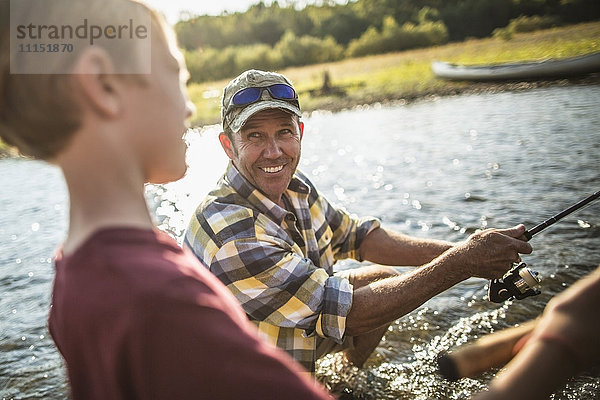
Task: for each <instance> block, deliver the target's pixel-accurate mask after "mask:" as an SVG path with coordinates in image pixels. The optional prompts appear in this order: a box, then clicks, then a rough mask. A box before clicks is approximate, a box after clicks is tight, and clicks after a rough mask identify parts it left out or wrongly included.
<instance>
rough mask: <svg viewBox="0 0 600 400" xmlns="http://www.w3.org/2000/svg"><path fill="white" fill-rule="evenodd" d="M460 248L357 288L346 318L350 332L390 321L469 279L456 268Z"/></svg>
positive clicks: (360, 332) (356, 332) (373, 327)
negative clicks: (404, 271)
mask: <svg viewBox="0 0 600 400" xmlns="http://www.w3.org/2000/svg"><path fill="white" fill-rule="evenodd" d="M461 251H462V249H460V248H453V249H451V250H450V251H448V252H446V253H444V254H443V255H441V256H439V257H438V258H436V259H434V260H433V261H431V262H430V263H428V264H426V265H424V266H422V267H419V268H416V269H413V270H411V271H409V272H407V273H404V274H402V275H399V276H397V277H392V278H387V279H383V280H379V281H376V282H373V283H371V284H369V285H366V286H364V287H361V288H358V289H356V290H355V291H354V298H353V300H352V309H351V310H350V313H349V314H348V318H347V321H346V332H347V333H348V335H350V336H355V335H359V334H362V333H365V332H369V331H371V330H373V329H376V328H378V327H380V326H383V325H385V324H388V323H390V322H391V321H394V320H396V319H398V318H400V317H402V316H403V315H406V314H407V313H409V312H411V311H412V310H414V309H416V308H417V307H419V306H420V305H421V304H423V303H425V302H426V301H427V300H429V299H430V298H431V297H433V296H435V295H437V294H439V293H441V292H442V291H444V290H446V289H448V288H450V287H451V286H453V285H455V284H456V283H458V282H460V281H462V280H464V279H466V278H467V277H468V275H465V274H464V272H462V271H461V270H460V269H459V268H455V263H456V262H457V257H460V254H458V253H460V252H461Z"/></svg>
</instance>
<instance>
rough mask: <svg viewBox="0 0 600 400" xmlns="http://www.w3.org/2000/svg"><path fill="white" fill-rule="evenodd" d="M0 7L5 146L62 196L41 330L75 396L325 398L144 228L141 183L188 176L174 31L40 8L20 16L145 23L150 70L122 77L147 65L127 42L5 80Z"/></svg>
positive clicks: (123, 5) (218, 288)
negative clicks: (57, 177)
mask: <svg viewBox="0 0 600 400" xmlns="http://www.w3.org/2000/svg"><path fill="white" fill-rule="evenodd" d="M6 3H7V2H5V1H3V2H2V3H0V6H1V8H2V13H0V15H2V19H3V20H2V21H1V23H0V89H1V91H0V93H1V97H0V137H1V139H2V140H3V141H5V142H6V143H8V144H11V145H13V146H16V147H17V148H18V149H19V150H20V151H21V153H23V154H24V155H28V156H33V157H36V158H39V159H43V160H46V161H48V162H50V163H53V164H55V165H58V166H59V167H60V168H61V169H62V171H63V174H64V177H65V180H66V182H67V186H68V189H69V195H70V204H71V207H70V225H69V230H68V235H67V238H66V240H65V242H64V244H63V245H62V247H61V248H60V249H59V250H58V252H57V255H56V260H55V265H56V276H55V282H54V290H53V295H52V308H51V311H50V316H49V326H50V331H51V333H52V337H53V339H54V340H55V342H56V344H57V346H58V348H59V350H60V352H61V353H62V355H63V356H64V358H65V360H66V364H67V369H68V375H69V381H70V386H71V393H72V397H73V399H132V398H136V399H147V398H153V399H154V398H156V399H190V398H211V399H239V398H248V397H251V398H261V399H280V398H283V396H286V397H287V398H297V399H325V398H329V396H328V395H327V393H326V392H325V391H324V390H323V389H321V388H319V387H318V386H316V385H315V384H314V383H313V382H311V381H309V380H308V379H307V378H304V377H303V376H302V375H304V374H302V373H301V369H300V367H299V366H297V365H296V364H295V363H293V361H292V360H291V358H289V357H288V356H287V355H285V354H283V353H282V352H280V351H278V350H276V349H274V348H272V347H269V346H268V345H265V344H263V343H262V342H260V341H259V340H258V339H257V336H256V334H255V332H254V331H253V329H252V328H251V326H250V325H249V323H248V321H247V319H246V316H245V314H244V312H243V311H242V310H241V308H240V307H239V305H238V304H237V302H236V300H235V299H234V298H233V297H231V295H230V294H229V292H228V290H227V289H226V288H225V287H224V286H223V285H222V284H221V283H220V282H218V281H217V280H216V279H215V278H214V277H213V276H212V275H211V274H210V272H209V271H208V270H206V269H205V268H203V267H202V266H201V265H200V264H199V263H198V262H197V261H196V259H195V258H194V257H193V256H191V255H190V254H189V253H187V252H186V251H184V250H182V249H181V248H180V247H179V246H177V244H176V242H175V241H174V240H173V239H171V238H170V237H169V236H168V235H166V234H164V233H162V232H160V231H158V230H157V229H156V228H155V227H154V226H153V224H152V220H151V216H150V214H149V212H148V210H147V206H146V202H145V199H144V187H143V185H144V183H145V182H152V183H163V182H168V181H172V180H176V179H179V178H180V177H181V176H182V175H183V174H184V173H185V171H186V165H185V150H186V148H185V145H184V142H183V140H182V135H183V134H184V132H185V130H186V126H185V120H186V119H188V118H189V117H190V116H191V114H192V109H191V107H190V106H189V102H188V101H187V99H186V96H185V91H184V84H183V82H182V79H181V77H182V75H183V74H184V73H185V68H184V66H183V63H182V61H181V54H180V53H179V52H178V51H177V49H176V47H175V45H174V40H173V38H172V32H171V31H170V29H168V28H166V27H165V24H164V23H163V21H162V20H161V18H159V17H158V16H157V15H156V14H155V13H154V12H151V11H150V10H149V9H147V8H146V6H144V5H142V4H140V3H137V2H133V1H126V0H110V1H106V0H86V1H77V2H72V1H63V0H52V1H45V2H37V4H39V7H37V6H36V7H33V8H32V7H29V8H28V9H24V10H20V11H24V12H25V13H26V15H29V14H31V15H33V17H32V18H34V17H35V18H37V19H38V20H39V19H40V18H42V19H43V18H44V17H45V16H47V15H50V14H53V15H59V16H62V15H65V16H67V15H69V16H77V18H79V16H81V20H83V21H86V23H88V22H89V26H92V24H94V26H104V27H107V26H112V25H110V24H111V23H113V19H114V18H117V17H118V18H120V19H123V18H125V19H126V20H127V19H129V20H130V21H131V22H136V21H140V20H143V17H144V15H149V16H150V19H149V21H151V23H150V25H151V26H150V27H147V28H148V32H151V35H148V36H147V37H148V38H151V52H150V53H149V54H148V55H149V59H150V63H151V72H150V73H149V74H135V73H129V74H124V73H122V72H123V71H132V70H135V68H136V67H140V68H141V67H144V66H147V65H144V62H145V61H143V56H144V52H143V51H140V50H139V48H138V47H135V46H134V44H132V43H136V42H134V41H131V40H130V41H127V40H125V39H123V40H121V41H119V42H116V41H113V42H112V45H111V46H113V45H114V46H113V47H111V46H107V47H100V46H93V45H90V46H85V47H81V48H77V49H75V51H74V53H73V54H72V55H71V57H69V58H68V59H67V55H65V57H64V59H62V60H60V62H63V63H65V65H61V64H60V62H58V64H53V65H49V66H48V68H55V69H54V70H52V69H51V70H49V71H48V73H45V74H39V73H38V74H34V75H31V74H19V73H14V72H15V71H13V73H11V65H10V61H11V60H10V56H9V48H10V42H9V38H10V34H9V32H8V21H6V19H7V18H4V17H5V16H8V11H7V10H8V8H7V4H6ZM17 4H19V3H18V2H17V3H13V7H16V5H17ZM44 8H46V9H44ZM11 11H15V10H11ZM15 15H16V14H15ZM13 18H14V16H13ZM88 18H89V21H88ZM47 26H50V25H47ZM143 31H144V30H143V29H142V30H140V31H139V32H142V33H143ZM40 32H41V31H40ZM104 32H105V34H106V35H114V32H115V31H114V30H111V29H110V28H106V30H105V31H104ZM42 33H43V32H42ZM11 34H12V33H11ZM142 37H143V35H142ZM11 56H14V54H11ZM65 60H66V61H65ZM16 61H19V60H16ZM49 64H51V63H49ZM19 66H20V67H23V66H24V64H19V62H16V63H15V68H17V67H19ZM44 67H46V66H44ZM60 68H67V69H68V73H67V72H64V71H62V70H60Z"/></svg>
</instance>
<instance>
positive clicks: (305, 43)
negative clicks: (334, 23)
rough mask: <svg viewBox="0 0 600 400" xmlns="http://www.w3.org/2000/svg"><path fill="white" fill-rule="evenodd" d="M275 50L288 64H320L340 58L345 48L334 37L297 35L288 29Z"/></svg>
mask: <svg viewBox="0 0 600 400" xmlns="http://www.w3.org/2000/svg"><path fill="white" fill-rule="evenodd" d="M274 51H275V52H276V53H277V54H279V55H280V56H281V60H282V62H283V64H284V65H286V66H297V65H308V64H319V63H323V62H328V61H337V60H340V59H341V58H342V56H343V53H344V49H343V47H342V46H340V45H339V44H338V43H337V42H336V41H335V39H334V38H333V37H331V36H328V37H326V38H324V39H319V38H316V37H313V36H308V35H305V36H301V37H297V36H296V35H294V33H293V32H291V31H287V32H286V33H285V35H283V37H282V38H281V40H280V41H279V43H277V45H276V46H275V49H274Z"/></svg>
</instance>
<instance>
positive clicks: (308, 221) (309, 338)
mask: <svg viewBox="0 0 600 400" xmlns="http://www.w3.org/2000/svg"><path fill="white" fill-rule="evenodd" d="M284 196H285V197H286V200H287V201H288V204H290V205H291V206H292V207H293V209H294V212H289V211H287V210H285V209H283V208H281V207H280V206H278V205H277V204H275V203H274V202H272V201H271V200H269V199H268V198H267V197H266V196H265V195H264V194H262V193H261V192H260V191H258V190H257V189H256V188H254V187H253V186H252V185H251V184H250V183H249V182H248V181H247V180H246V179H245V178H244V177H243V176H242V175H241V174H240V173H239V172H238V170H237V169H236V168H235V167H234V166H233V164H231V163H230V165H229V167H228V169H227V171H226V173H225V175H224V176H223V177H222V178H221V180H220V181H219V183H218V186H217V188H216V189H215V190H213V191H212V192H211V193H209V194H208V196H207V197H206V199H205V200H204V201H203V202H202V204H200V206H199V207H198V209H197V210H196V213H195V215H194V217H192V219H191V221H190V224H189V226H188V229H187V232H186V234H185V238H184V244H185V245H187V246H188V247H190V248H191V249H192V251H193V252H194V254H195V255H196V256H197V257H198V258H199V259H200V261H201V262H202V263H203V264H204V265H205V266H207V267H208V268H209V269H210V271H211V272H212V273H214V274H215V275H216V276H217V277H218V278H219V279H220V280H221V281H222V282H223V283H224V284H225V285H226V286H227V287H228V288H229V289H230V290H231V292H232V293H233V294H234V296H235V297H236V298H237V299H238V301H239V302H240V303H241V305H242V307H243V308H244V310H245V312H246V314H247V315H248V317H249V318H250V320H251V321H253V322H254V323H255V324H256V325H257V326H258V331H259V335H261V336H262V337H263V338H265V339H267V340H268V341H269V342H271V343H273V344H274V345H276V346H278V347H280V348H282V349H284V350H285V351H287V352H288V353H289V354H290V355H291V356H292V357H294V358H295V359H296V360H297V361H299V362H300V363H301V364H302V365H303V366H304V367H305V368H306V369H307V370H309V371H311V372H314V363H315V358H316V357H315V350H316V346H317V336H319V337H323V338H331V339H333V340H334V341H336V342H338V343H341V342H342V341H343V339H344V332H345V327H346V316H347V315H348V312H349V311H350V307H351V305H352V286H351V285H350V283H349V281H348V280H347V279H345V278H341V277H338V276H335V275H334V274H333V264H334V263H335V261H336V260H339V259H344V258H354V259H358V257H359V256H358V248H359V246H360V244H361V243H362V240H363V239H364V238H365V236H366V235H367V234H368V233H369V232H370V231H371V230H373V229H374V228H376V227H378V226H379V221H378V220H376V219H373V218H369V219H357V218H353V217H351V216H350V215H349V214H348V213H346V212H345V211H343V210H341V209H339V208H336V207H334V206H332V205H331V204H330V203H329V202H328V201H327V200H326V199H325V198H324V197H323V196H322V195H321V194H319V192H318V191H317V190H316V188H315V187H314V186H313V185H312V183H311V182H310V181H309V180H308V179H307V178H306V177H305V176H304V175H303V174H302V173H301V172H299V171H297V172H296V174H295V175H294V177H293V179H292V180H291V182H290V184H289V186H288V189H287V190H286V192H285V194H284Z"/></svg>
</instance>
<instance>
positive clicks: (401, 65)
mask: <svg viewBox="0 0 600 400" xmlns="http://www.w3.org/2000/svg"><path fill="white" fill-rule="evenodd" d="M596 51H600V22H592V23H585V24H578V25H572V26H568V27H560V28H553V29H548V30H543V31H537V32H532V33H526V34H517V35H515V36H514V37H513V38H512V39H511V40H508V41H506V40H503V39H498V38H487V39H473V40H467V41H465V42H460V43H451V44H447V45H444V46H437V47H431V48H425V49H417V50H410V51H404V52H399V53H391V54H384V55H377V56H370V57H362V58H355V59H349V60H343V61H339V62H335V63H327V64H319V65H311V66H306V67H301V68H289V69H286V70H283V71H280V72H282V73H283V74H285V75H286V76H287V77H289V78H290V79H291V80H292V81H293V82H294V86H295V87H296V88H297V89H298V92H299V94H300V105H301V106H302V109H303V111H305V112H310V111H314V110H322V109H326V110H333V111H335V110H341V109H344V108H350V107H353V106H356V105H361V104H372V103H376V102H386V101H394V100H402V99H403V100H407V101H411V100H415V99H419V98H423V97H427V96H431V95H440V96H443V95H452V94H458V93H464V92H475V91H489V90H511V89H519V88H529V87H534V86H540V85H550V84H568V83H569V81H565V80H562V81H554V82H529V83H515V82H513V83H505V84H498V83H496V84H491V83H485V84H484V83H472V82H471V83H468V82H449V81H444V80H440V79H437V78H435V77H434V76H433V73H432V72H431V62H432V61H434V60H441V61H449V62H456V63H465V64H480V63H481V64H487V63H502V62H514V61H525V60H541V59H545V58H563V57H573V56H578V55H582V54H587V53H592V52H596ZM325 71H327V72H328V73H329V75H330V78H331V83H332V84H333V85H334V86H336V87H339V88H341V89H343V91H344V92H345V94H344V95H330V96H322V95H314V94H311V92H313V93H314V92H315V90H316V89H318V88H320V86H321V85H322V82H323V74H324V73H325ZM587 81H591V82H594V83H596V82H598V81H600V78H598V77H593V78H588V80H587ZM227 82H228V80H222V81H217V82H207V83H202V84H190V85H189V86H188V89H189V93H190V97H191V99H192V101H193V102H194V104H195V105H196V109H197V114H196V117H195V119H194V121H193V125H206V124H214V123H218V122H219V100H220V95H221V91H222V89H223V87H224V86H225V85H226V84H227Z"/></svg>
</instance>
